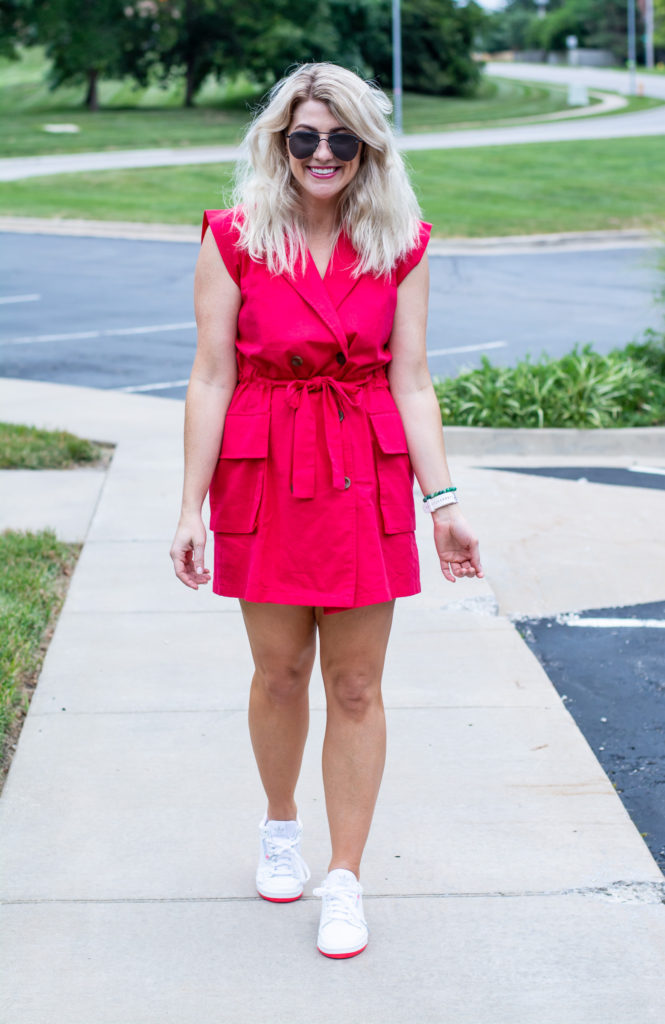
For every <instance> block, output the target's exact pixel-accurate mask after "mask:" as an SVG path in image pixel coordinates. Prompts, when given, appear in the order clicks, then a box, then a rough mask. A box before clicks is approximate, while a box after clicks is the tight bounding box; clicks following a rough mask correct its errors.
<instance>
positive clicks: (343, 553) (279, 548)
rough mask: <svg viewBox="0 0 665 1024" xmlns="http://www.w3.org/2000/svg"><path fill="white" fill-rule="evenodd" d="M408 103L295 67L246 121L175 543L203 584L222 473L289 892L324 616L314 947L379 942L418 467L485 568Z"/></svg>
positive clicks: (296, 874)
mask: <svg viewBox="0 0 665 1024" xmlns="http://www.w3.org/2000/svg"><path fill="white" fill-rule="evenodd" d="M389 111H390V103H389V101H388V100H387V98H386V97H385V96H384V95H383V94H382V93H381V92H380V91H379V90H378V89H376V88H375V87H373V86H371V85H369V84H367V83H366V82H364V81H362V79H360V78H358V77H357V76H356V75H354V74H353V73H352V72H350V71H347V70H345V69H343V68H340V67H337V66H335V65H332V64H310V65H303V66H301V67H299V68H297V69H296V70H295V71H294V72H293V73H292V74H290V75H289V76H288V77H287V78H285V79H284V80H283V81H282V82H280V83H279V84H278V85H277V86H276V87H275V89H273V91H272V93H271V96H270V99H269V102H268V104H267V106H266V107H265V108H264V109H263V111H262V112H260V113H259V115H258V116H257V117H256V119H255V120H254V123H253V125H252V126H251V128H250V130H249V133H248V137H247V146H248V154H249V156H248V161H247V164H246V167H245V171H244V175H243V176H242V179H241V181H240V185H239V188H238V195H237V198H238V205H237V206H236V207H235V208H234V209H233V210H222V211H207V212H206V214H205V216H204V220H203V237H202V245H201V251H200V255H199V259H198V262H197V267H196V276H195V307H196V319H197V325H198V347H197V352H196V358H195V360H194V366H193V369H192V375H191V380H190V383H189V388H188V392H187V402H186V424H185V455H186V459H185V466H186V468H185V483H184V491H183V504H182V514H181V518H180V522H179V525H178V529H177V532H176V536H175V540H174V543H173V547H172V551H171V556H172V558H173V561H174V566H175V571H176V574H177V576H178V577H179V579H180V580H182V582H183V583H185V584H186V585H187V586H188V587H192V588H194V589H197V588H198V586H199V585H201V584H206V583H208V582H209V581H210V578H211V574H210V572H209V570H208V569H207V568H205V566H204V546H205V538H206V534H205V528H204V525H203V522H202V519H201V506H202V503H203V499H204V497H205V494H206V492H207V491H208V489H209V491H210V506H211V522H210V527H211V530H212V531H213V532H214V536H215V550H214V576H213V590H214V592H215V593H217V594H223V595H226V596H231V597H238V598H239V599H240V603H241V608H242V614H243V618H244V622H245V627H246V629H247V634H248V637H249V642H250V646H251V650H252V656H253V660H254V665H255V673H254V677H253V680H252V685H251V691H250V701H249V726H250V734H251V740H252V745H253V749H254V753H255V756H256V761H257V764H258V769H259V773H260V775H261V780H262V782H263V786H264V788H265V792H266V797H267V809H266V814H265V816H264V818H263V820H262V821H261V823H260V826H259V829H260V860H259V867H258V870H257V876H256V883H257V889H258V892H259V894H260V895H261V896H262V897H263V898H264V899H267V900H272V901H275V902H289V901H291V900H296V899H298V898H299V897H300V896H301V895H302V892H303V887H304V884H305V882H306V881H307V879H308V878H309V876H310V873H309V869H308V868H307V866H306V864H305V861H304V860H303V857H302V854H301V846H300V843H301V835H302V825H301V822H300V819H299V817H298V812H297V808H296V804H295V799H294V793H295V788H296V782H297V780H298V774H299V771H300V765H301V760H302V754H303V748H304V744H305V739H306V736H307V728H308V713H309V704H308V684H309V678H310V673H311V670H312V666H313V662H314V657H315V649H316V637H317V633H318V638H319V645H320V660H321V670H322V675H323V680H324V684H325V691H326V700H327V727H326V734H325V741H324V746H323V780H324V789H325V796H326V810H327V814H328V822H329V826H330V837H331V845H332V856H331V860H330V864H329V873H328V875H327V877H326V879H325V881H324V882H323V884H322V886H321V888H320V889H317V890H315V894H317V895H320V896H321V897H322V908H321V922H320V927H319V933H318V949H319V950H320V952H321V953H323V954H324V955H325V956H328V957H333V958H345V957H350V956H355V955H356V954H358V953H360V952H362V950H363V949H364V948H365V946H366V945H367V938H368V930H367V924H366V922H365V919H364V916H363V909H362V899H361V895H362V889H361V886H360V883H359V872H360V860H361V856H362V853H363V849H364V846H365V842H366V839H367V835H368V832H369V828H370V823H371V819H372V814H373V810H374V804H375V801H376V797H377V793H378V789H379V784H380V780H381V775H382V771H383V765H384V758H385V719H384V711H383V704H382V699H381V675H382V670H383V663H384V658H385V652H386V645H387V642H388V636H389V633H390V627H391V620H392V614H393V605H394V601H395V598H396V597H403V596H407V595H409V594H415V593H417V592H418V591H419V589H420V584H419V576H418V556H417V551H416V547H415V540H414V527H415V513H414V503H413V491H412V484H413V471H415V475H416V477H417V479H418V483H419V484H420V487H421V488H422V491H423V494H425V495H426V496H429V497H428V499H427V501H426V508H427V510H429V511H431V512H432V517H433V522H434V541H435V545H436V550H437V554H438V557H439V559H440V561H441V567H442V571H443V575H444V576H445V578H446V579H447V580H449V581H451V582H454V581H455V579H456V578H459V577H474V576H475V577H480V576H482V569H481V565H480V560H479V555H478V544H477V541H476V540H475V538H474V536H473V534H472V532H471V530H470V529H469V527H468V526H467V524H466V523H465V521H464V519H463V518H462V516H461V515H460V512H459V507H458V505H457V504H456V500H457V496H456V493H455V489H454V488H453V487H452V485H451V481H450V474H449V471H448V466H447V464H446V457H445V452H444V445H443V438H442V431H441V419H440V414H439V409H438V405H437V401H436V397H435V394H434V390H433V388H432V383H431V380H430V376H429V373H428V369H427V356H426V350H425V325H426V316H427V294H428V270H427V261H426V257H425V255H424V254H425V249H426V246H427V241H428V238H429V232H430V226H429V225H427V224H422V223H421V222H420V221H419V219H418V206H417V203H416V200H415V197H414V194H413V191H412V189H411V187H410V185H409V182H408V179H407V176H406V173H405V171H404V167H403V164H402V161H401V159H400V156H399V154H398V153H397V151H396V148H395V144H394V141H393V138H392V136H391V132H390V128H389V125H388V122H387V120H386V115H387V114H388V113H389ZM208 228H210V230H208ZM220 443H221V448H220ZM412 467H413V470H412Z"/></svg>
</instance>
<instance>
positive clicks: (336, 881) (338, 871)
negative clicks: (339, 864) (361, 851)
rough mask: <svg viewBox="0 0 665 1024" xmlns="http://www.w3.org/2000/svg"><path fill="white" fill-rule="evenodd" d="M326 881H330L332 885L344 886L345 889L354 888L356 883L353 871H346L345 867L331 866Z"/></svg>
mask: <svg viewBox="0 0 665 1024" xmlns="http://www.w3.org/2000/svg"><path fill="white" fill-rule="evenodd" d="M326 881H327V882H332V883H333V885H341V886H344V888H347V889H355V887H356V886H357V885H358V879H357V878H356V876H355V875H354V873H353V871H348V870H347V869H346V868H333V870H332V871H329V872H328V877H327V879H326Z"/></svg>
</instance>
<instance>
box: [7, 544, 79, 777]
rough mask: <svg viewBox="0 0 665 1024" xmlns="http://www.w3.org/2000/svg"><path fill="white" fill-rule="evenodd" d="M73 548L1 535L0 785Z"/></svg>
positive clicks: (60, 599) (59, 601) (57, 607)
mask: <svg viewBox="0 0 665 1024" xmlns="http://www.w3.org/2000/svg"><path fill="white" fill-rule="evenodd" d="M78 551H79V548H78V545H75V544H63V543H61V542H60V541H58V540H56V538H55V536H54V534H53V533H51V532H50V531H44V532H43V533H15V532H13V531H6V532H4V533H0V564H2V567H3V571H2V573H1V574H0V611H1V612H2V614H0V784H1V783H2V781H3V780H4V776H5V774H6V771H7V769H8V767H9V762H10V760H11V755H12V753H13V749H12V748H13V746H14V745H15V743H16V739H17V738H18V734H19V732H20V728H21V724H22V721H23V718H24V717H25V713H26V711H27V709H28V705H29V703H30V697H31V695H32V692H33V690H34V688H35V685H36V683H37V678H38V675H39V671H40V669H41V664H42V661H43V659H44V654H45V653H46V648H47V646H48V643H49V640H50V638H51V634H52V632H53V628H54V626H55V623H56V620H57V617H58V614H59V612H60V608H61V607H62V603H63V601H64V596H65V592H66V590H67V586H68V582H69V577H70V576H71V573H72V571H73V569H74V565H75V564H76V559H77V557H78Z"/></svg>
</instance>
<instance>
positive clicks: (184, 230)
mask: <svg viewBox="0 0 665 1024" xmlns="http://www.w3.org/2000/svg"><path fill="white" fill-rule="evenodd" d="M0 232H8V233H11V234H26V235H63V236H67V235H69V236H77V237H87V238H125V239H130V240H134V241H143V242H187V243H193V242H198V241H199V238H200V228H199V227H198V226H197V225H190V224H150V223H146V222H143V221H113V220H108V221H104V220H82V219H73V218H72V219H69V218H67V219H65V218H58V217H53V218H47V217H12V216H0ZM658 246H665V225H663V227H660V228H652V229H647V228H626V229H623V230H615V231H558V232H554V233H550V234H540V235H494V236H490V237H487V238H461V237H460V238H433V239H432V241H431V242H430V245H429V250H428V251H429V254H430V256H454V255H464V254H469V255H473V254H474V253H476V254H484V255H491V254H495V255H504V254H505V253H510V252H515V253H519V252H534V253H539V252H551V251H553V250H556V251H561V252H563V251H568V252H571V251H573V250H576V249H577V250H585V249H586V250H593V249H645V248H653V247H658Z"/></svg>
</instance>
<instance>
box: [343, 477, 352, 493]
mask: <svg viewBox="0 0 665 1024" xmlns="http://www.w3.org/2000/svg"><path fill="white" fill-rule="evenodd" d="M350 486H351V481H350V480H349V478H348V476H345V477H344V490H345V491H348V489H349V487H350Z"/></svg>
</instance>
